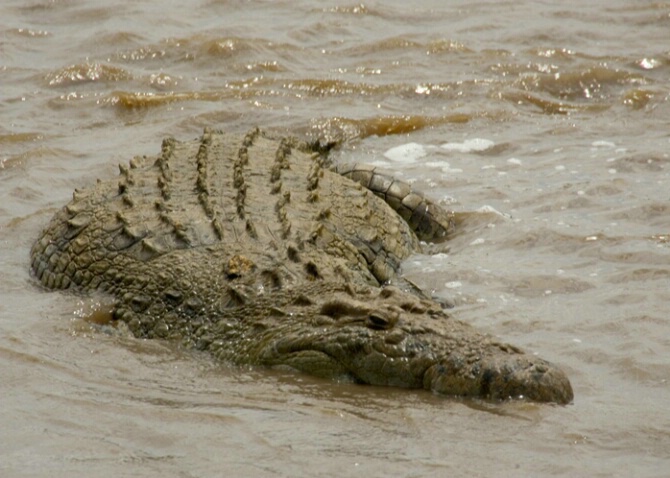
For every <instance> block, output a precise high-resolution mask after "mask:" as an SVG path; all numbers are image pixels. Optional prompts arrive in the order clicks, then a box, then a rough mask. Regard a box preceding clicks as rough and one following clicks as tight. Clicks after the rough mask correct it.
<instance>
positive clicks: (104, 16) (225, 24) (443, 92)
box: [0, 0, 670, 477]
mask: <svg viewBox="0 0 670 478" xmlns="http://www.w3.org/2000/svg"><path fill="white" fill-rule="evenodd" d="M669 29H670V5H668V4H667V3H663V2H656V3H652V2H625V1H597V2H576V1H564V2H557V3H555V4H552V3H551V2H532V1H517V2H490V3H488V2H487V3H481V2H480V3H472V2H442V1H425V2H419V3H417V5H413V4H412V3H409V2H404V1H403V2H401V1H387V2H370V3H365V4H364V5H363V4H356V3H352V2H332V1H318V2H316V1H315V2H305V1H293V2H261V1H258V2H246V1H197V2H195V1H194V2H162V1H145V2H131V1H127V0H126V1H120V2H94V1H83V0H72V1H60V0H28V1H24V0H21V1H18V0H6V1H4V2H2V6H0V84H1V92H0V117H1V118H2V121H1V123H0V196H1V198H2V199H1V201H0V228H1V229H0V243H1V244H2V247H0V264H1V266H2V275H1V276H0V327H1V331H0V357H1V358H2V363H3V366H2V367H1V368H0V384H1V385H0V387H1V390H2V392H1V394H0V423H1V424H2V426H1V427H0V475H2V476H7V477H14V476H34V477H38V476H39V477H41V476H51V477H61V476H62V477H65V476H67V477H71V476H98V477H107V476H109V477H112V476H114V477H116V476H137V477H150V476H157V475H159V474H161V475H163V476H182V477H185V476H292V477H294V476H315V475H317V474H318V475H319V476H469V477H470V476H608V477H609V476H648V477H651V476H658V477H660V476H666V475H667V470H668V465H670V385H669V384H668V380H669V379H670V339H669V338H668V337H670V324H669V318H668V310H669V308H670V306H669V305H668V304H670V291H669V285H670V201H669V200H670V192H669V191H670V173H669V171H670V157H669V154H668V150H669V148H670V136H669V133H668V131H669V130H670V104H669V103H670V102H669V97H670V50H669V45H670V43H669V41H670V36H668V31H669ZM257 124H259V125H262V126H265V127H273V128H280V129H286V130H291V131H294V132H297V133H298V134H302V135H311V136H313V137H319V136H320V137H326V138H328V137H340V138H346V139H347V140H348V143H347V145H346V147H344V148H343V149H342V150H340V151H339V152H338V153H337V157H336V159H337V160H338V161H365V162H370V163H375V164H379V165H381V166H384V167H385V168H387V169H389V170H391V171H395V173H396V174H397V175H398V176H401V177H403V178H405V179H406V180H409V181H412V182H414V183H415V184H416V185H417V187H420V188H421V189H424V190H425V191H426V192H427V194H428V195H430V196H431V197H433V198H434V199H436V200H438V201H440V202H441V203H442V204H444V205H445V206H446V207H450V208H453V209H454V210H456V211H460V212H463V214H461V215H460V216H459V217H460V233H459V234H458V235H457V236H456V237H455V238H454V239H453V240H452V241H451V242H450V243H449V244H448V245H447V246H442V247H428V248H426V250H425V251H424V254H419V255H417V256H416V257H413V258H411V259H410V260H408V261H407V262H406V264H405V265H404V271H405V273H406V275H408V276H409V277H410V278H411V279H412V280H414V281H415V282H417V283H419V284H421V285H422V286H423V287H425V288H427V289H430V290H431V291H432V292H433V293H434V294H435V295H438V296H443V297H448V298H450V299H451V300H453V301H454V303H455V304H456V307H455V309H454V313H455V314H456V315H458V316H459V317H460V318H461V319H463V320H467V321H470V322H471V323H473V324H475V325H476V326H477V327H479V328H481V329H484V330H486V331H488V332H490V333H492V334H494V335H496V336H499V337H501V338H503V339H505V340H507V341H509V342H512V343H515V344H517V345H520V346H522V347H524V348H526V349H527V350H529V351H531V352H533V353H537V354H539V355H541V356H543V357H545V358H547V359H549V360H552V361H554V362H557V363H560V364H561V365H562V366H563V367H564V368H565V369H566V371H567V372H568V374H569V375H570V377H571V380H572V383H573V386H574V389H575V400H574V403H573V404H572V405H569V406H566V407H556V406H547V405H542V406H538V405H533V404H523V403H511V404H490V403H481V402H476V401H459V400H451V399H445V398H443V397H436V396H433V395H431V394H429V393H427V392H418V391H404V390H393V389H379V388H374V387H363V386H352V385H341V384H333V383H329V382H322V381H319V380H316V379H312V378H309V377H304V376H296V375H291V374H278V373H275V372H269V371H264V370H254V369H251V370H246V369H245V370H240V369H233V368H230V367H226V366H221V365H216V364H213V363H211V362H210V361H209V360H208V359H207V357H200V356H194V355H192V354H189V353H186V352H184V351H180V350H175V349H174V348H172V347H171V346H170V345H168V344H163V343H159V342H142V341H134V340H122V339H120V338H116V337H110V336H107V335H104V334H102V333H100V332H96V331H95V330H93V329H92V328H91V327H90V326H89V325H88V324H87V323H86V322H85V321H83V320H82V319H81V317H82V316H84V315H85V314H86V313H87V311H88V310H90V309H91V307H94V306H95V304H96V302H97V300H98V299H97V298H85V299H83V298H81V297H77V296H76V295H67V294H59V293H47V292H44V291H42V290H40V289H39V288H37V287H36V285H35V283H34V281H33V280H31V278H30V276H29V274H28V272H27V269H28V251H29V248H30V246H31V243H32V241H33V240H34V238H35V237H36V236H37V235H38V233H39V231H40V229H41V228H42V227H43V226H44V225H45V224H46V222H47V221H48V220H49V218H50V216H51V215H52V214H53V213H54V211H55V210H56V209H57V208H59V207H61V206H62V205H63V204H64V203H65V202H66V201H67V200H68V198H69V197H70V195H71V191H72V190H73V189H74V188H75V187H81V186H84V185H87V184H90V183H91V182H93V181H95V179H96V178H98V177H101V178H109V177H112V176H113V175H114V174H116V171H117V170H116V164H117V163H119V162H125V161H128V160H129V159H130V158H131V157H132V156H133V155H136V154H149V153H151V154H154V153H156V152H158V150H159V145H160V140H161V139H162V138H163V137H164V136H165V135H168V134H170V135H174V136H176V137H178V138H180V139H187V138H191V137H194V136H195V135H197V134H198V133H199V132H200V131H201V129H202V128H203V127H204V126H206V125H215V126H217V127H221V128H227V129H235V130H245V129H247V128H249V127H251V126H254V125H257Z"/></svg>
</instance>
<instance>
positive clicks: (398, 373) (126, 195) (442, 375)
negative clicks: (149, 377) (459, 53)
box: [31, 130, 573, 403]
mask: <svg viewBox="0 0 670 478" xmlns="http://www.w3.org/2000/svg"><path fill="white" fill-rule="evenodd" d="M338 172H339V173H341V175H340V174H337V173H335V172H331V171H329V170H327V169H326V168H325V167H324V157H323V156H322V155H320V154H318V153H316V152H315V151H313V150H310V148H309V147H308V145H305V144H301V143H299V142H297V141H295V140H292V139H281V140H275V139H271V138H268V137H266V136H265V135H264V134H262V133H261V132H259V131H258V130H253V131H251V132H250V133H248V134H247V135H246V136H234V135H229V134H223V133H213V132H210V131H206V132H205V134H204V135H203V137H202V138H201V139H200V140H199V141H193V142H183V143H180V142H176V141H174V140H166V141H165V142H164V143H163V150H162V153H161V154H160V155H159V156H158V157H157V158H135V159H134V160H133V161H131V164H130V167H129V168H128V167H121V175H120V180H119V181H118V182H115V181H101V182H98V184H97V185H96V186H95V187H94V188H92V189H89V190H84V191H76V192H75V194H74V197H73V201H72V202H71V203H70V204H68V205H67V206H65V208H63V209H62V210H61V211H60V212H58V213H57V214H56V215H55V216H54V219H53V220H52V221H51V223H50V225H49V227H48V228H47V229H46V230H45V231H44V233H43V235H42V236H41V238H40V239H38V241H37V242H36V243H35V245H34V246H33V249H32V256H31V257H32V269H33V271H34V273H35V275H36V276H37V277H38V279H39V280H40V281H41V283H42V284H43V285H45V286H46V287H49V288H56V289H66V288H76V289H80V290H102V291H106V292H108V293H110V294H112V295H113V296H114V298H115V305H114V312H113V316H114V318H115V319H116V320H121V321H124V322H125V323H127V324H128V327H129V329H130V330H131V331H132V332H133V333H134V334H135V335H136V336H137V337H147V338H164V339H171V340H177V341H180V342H181V343H183V344H184V345H186V346H189V347H194V348H198V349H201V350H208V351H209V352H210V353H211V354H212V355H213V356H215V357H217V358H219V359H221V360H225V361H228V362H233V363H238V364H256V365H265V366H271V367H285V368H291V369H296V370H300V371H303V372H307V373H311V374H313V375H318V376H322V377H330V378H334V379H339V380H343V379H344V380H352V381H355V382H360V383H369V384H375V385H390V386H399V387H412V388H426V389H429V390H433V391H435V392H438V393H442V394H446V395H456V396H475V397H483V398H493V399H507V398H510V397H521V396H522V397H524V398H526V399H529V400H535V401H541V402H556V403H568V402H570V401H571V400H572V397H573V395H572V389H571V387H570V383H569V381H568V379H567V377H566V376H565V374H564V373H563V372H561V371H560V370H559V369H558V368H557V367H555V366H554V365H552V364H550V363H548V362H545V361H543V360H541V359H538V358H535V357H532V356H528V355H526V354H524V353H523V352H521V351H520V350H519V349H518V348H516V347H513V346H510V345H505V344H501V343H499V342H497V341H495V340H492V339H491V338H490V337H487V336H485V335H482V334H480V333H478V332H477V331H475V330H474V329H473V328H472V327H470V326H468V325H467V324H464V323H462V322H459V321H457V320H455V319H453V318H452V317H450V316H449V315H447V314H446V313H445V312H444V311H443V310H442V308H441V307H440V305H439V304H437V303H436V302H434V301H432V300H429V299H427V298H426V297H424V296H423V295H422V294H421V293H420V292H418V291H413V292H411V291H410V288H409V287H408V285H407V284H406V283H404V282H403V280H402V279H401V278H399V277H398V276H397V270H398V267H399V264H400V262H401V261H402V260H403V259H405V258H406V257H407V256H408V255H409V254H411V253H412V252H413V251H415V250H417V249H418V247H419V243H418V240H417V235H418V236H419V237H420V238H421V239H423V240H442V239H444V238H445V237H446V235H447V234H448V232H449V231H450V228H451V227H452V224H451V216H450V215H449V214H448V213H446V212H445V211H443V210H442V209H441V208H439V206H437V205H436V204H434V203H432V202H431V201H430V200H428V199H426V198H424V197H423V196H422V195H421V194H420V193H417V192H415V191H412V190H411V189H410V188H409V186H407V185H406V184H404V183H402V182H399V181H396V180H394V179H393V178H390V177H389V176H386V175H384V174H381V173H379V172H377V171H376V170H374V169H373V168H367V167H364V166H346V167H340V168H339V169H338ZM363 186H364V187H363ZM389 283H393V284H397V285H398V286H399V287H395V286H390V285H388V284H389Z"/></svg>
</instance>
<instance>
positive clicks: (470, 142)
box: [441, 138, 495, 153]
mask: <svg viewBox="0 0 670 478" xmlns="http://www.w3.org/2000/svg"><path fill="white" fill-rule="evenodd" d="M494 145H495V143H494V142H493V141H491V140H489V139H482V138H473V139H466V140H465V141H463V142H462V143H444V144H443V145H442V146H441V148H442V149H446V150H447V151H456V152H458V153H472V152H477V151H486V150H487V149H489V148H491V147H493V146H494Z"/></svg>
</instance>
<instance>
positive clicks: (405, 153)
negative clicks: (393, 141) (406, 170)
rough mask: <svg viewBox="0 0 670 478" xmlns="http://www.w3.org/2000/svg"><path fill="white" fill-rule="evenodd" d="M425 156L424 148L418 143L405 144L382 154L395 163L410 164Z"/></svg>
mask: <svg viewBox="0 0 670 478" xmlns="http://www.w3.org/2000/svg"><path fill="white" fill-rule="evenodd" d="M427 154H428V153H427V152H426V148H424V147H423V146H422V145H420V144H418V143H407V144H401V145H400V146H396V147H394V148H391V149H389V150H388V151H386V152H385V153H384V156H385V157H386V158H388V159H390V160H391V161H395V162H396V163H405V164H412V163H416V161H417V160H418V159H420V158H423V157H424V156H426V155H427Z"/></svg>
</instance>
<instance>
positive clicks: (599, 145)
mask: <svg viewBox="0 0 670 478" xmlns="http://www.w3.org/2000/svg"><path fill="white" fill-rule="evenodd" d="M591 146H593V147H594V148H615V147H616V144H614V143H612V142H611V141H594V142H593V143H591Z"/></svg>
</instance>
